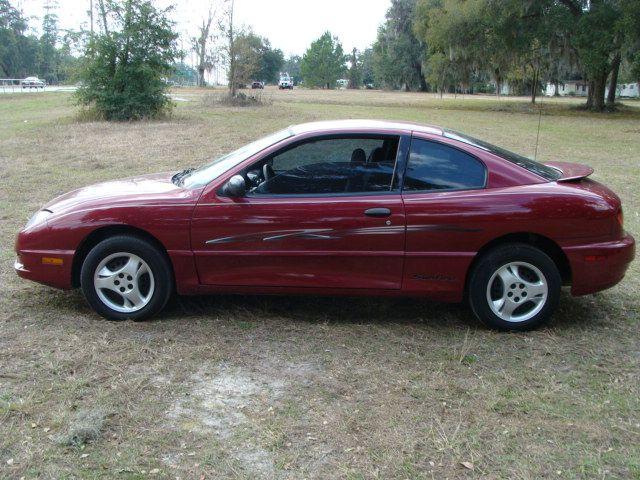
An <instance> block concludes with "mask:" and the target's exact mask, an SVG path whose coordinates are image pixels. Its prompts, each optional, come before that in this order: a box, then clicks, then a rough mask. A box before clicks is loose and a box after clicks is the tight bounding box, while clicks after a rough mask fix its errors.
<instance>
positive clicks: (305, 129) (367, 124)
mask: <svg viewBox="0 0 640 480" xmlns="http://www.w3.org/2000/svg"><path fill="white" fill-rule="evenodd" d="M289 129H290V130H291V132H292V133H293V134H294V135H300V134H302V133H313V132H323V131H332V130H397V131H398V133H401V132H406V131H407V130H410V131H413V132H421V133H430V134H432V135H442V133H443V131H442V129H441V128H439V127H434V126H431V125H420V124H417V123H411V122H396V121H386V120H329V121H322V122H310V123H301V124H299V125H292V126H291V127H289Z"/></svg>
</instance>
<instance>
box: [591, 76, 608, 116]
mask: <svg viewBox="0 0 640 480" xmlns="http://www.w3.org/2000/svg"><path fill="white" fill-rule="evenodd" d="M591 83H592V84H593V96H592V97H591V106H590V109H591V110H594V111H596V112H602V111H603V110H604V107H605V103H604V93H605V89H606V86H607V74H606V73H601V74H600V75H598V76H597V77H596V78H594V79H593V80H592V81H591ZM589 93H591V91H589Z"/></svg>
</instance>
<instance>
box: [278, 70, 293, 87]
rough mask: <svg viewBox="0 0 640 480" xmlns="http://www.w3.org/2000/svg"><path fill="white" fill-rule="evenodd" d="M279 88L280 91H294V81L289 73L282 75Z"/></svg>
mask: <svg viewBox="0 0 640 480" xmlns="http://www.w3.org/2000/svg"><path fill="white" fill-rule="evenodd" d="M278 88H279V89H280V90H285V89H287V90H293V80H292V79H291V77H290V76H289V74H288V73H283V74H281V75H280V80H279V81H278Z"/></svg>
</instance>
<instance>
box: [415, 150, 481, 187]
mask: <svg viewBox="0 0 640 480" xmlns="http://www.w3.org/2000/svg"><path fill="white" fill-rule="evenodd" d="M485 178H486V170H485V167H484V165H483V164H482V163H481V162H480V161H478V160H477V159H476V158H475V157H472V156H471V155H469V154H467V153H465V152H463V151H461V150H458V149H457V148H453V147H449V146H448V145H444V144H442V143H437V142H429V141H427V140H420V139H417V138H414V139H413V141H412V142H411V151H410V153H409V162H408V163H407V170H406V172H405V175H404V187H403V190H404V191H442V190H462V189H475V188H482V187H484V184H485Z"/></svg>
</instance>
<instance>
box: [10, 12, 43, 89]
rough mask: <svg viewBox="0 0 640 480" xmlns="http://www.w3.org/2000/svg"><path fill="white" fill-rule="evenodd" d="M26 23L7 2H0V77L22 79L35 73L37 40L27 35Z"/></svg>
mask: <svg viewBox="0 0 640 480" xmlns="http://www.w3.org/2000/svg"><path fill="white" fill-rule="evenodd" d="M27 29H28V23H27V20H26V19H25V18H24V17H23V15H22V12H20V11H19V10H18V9H16V8H14V7H13V6H12V5H11V3H9V0H0V75H1V76H3V77H8V78H23V77H25V76H27V75H33V74H34V73H35V72H36V71H37V56H38V49H39V44H38V39H37V38H36V37H34V36H33V35H27Z"/></svg>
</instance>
